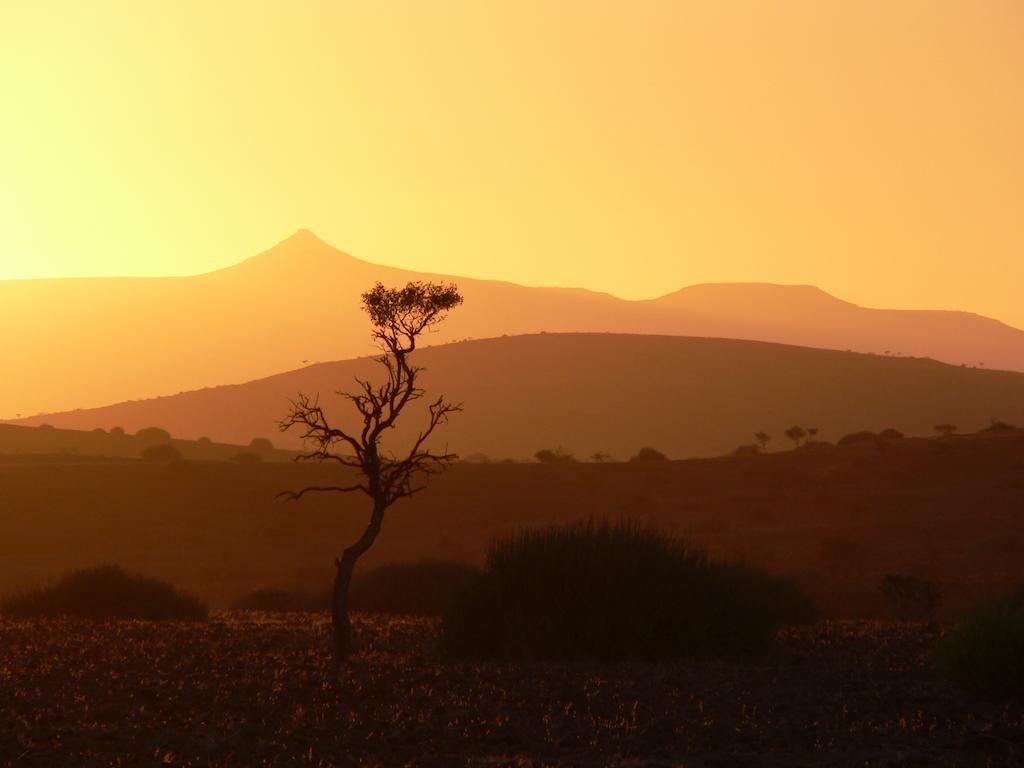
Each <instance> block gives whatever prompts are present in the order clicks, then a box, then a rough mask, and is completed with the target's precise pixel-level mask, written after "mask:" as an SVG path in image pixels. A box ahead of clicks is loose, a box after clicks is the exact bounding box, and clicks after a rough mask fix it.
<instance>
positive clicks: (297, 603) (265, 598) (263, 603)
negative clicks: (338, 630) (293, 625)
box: [232, 588, 331, 613]
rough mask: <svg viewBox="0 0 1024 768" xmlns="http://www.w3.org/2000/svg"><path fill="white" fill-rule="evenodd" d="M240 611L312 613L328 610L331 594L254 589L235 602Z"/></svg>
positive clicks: (298, 590)
mask: <svg viewBox="0 0 1024 768" xmlns="http://www.w3.org/2000/svg"><path fill="white" fill-rule="evenodd" d="M232 607H233V608H234V609H235V610H239V611H267V612H269V613H299V612H302V613H312V612H316V611H328V610H330V608H331V596H330V593H328V592H310V591H308V590H304V589H271V588H263V589H254V590H253V591H252V592H249V593H248V594H247V595H244V596H242V597H240V598H238V600H236V601H235V602H234V604H233V605H232Z"/></svg>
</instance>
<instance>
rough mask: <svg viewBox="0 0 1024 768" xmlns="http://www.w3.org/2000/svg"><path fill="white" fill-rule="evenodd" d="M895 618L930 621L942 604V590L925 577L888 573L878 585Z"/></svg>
mask: <svg viewBox="0 0 1024 768" xmlns="http://www.w3.org/2000/svg"><path fill="white" fill-rule="evenodd" d="M878 589H879V591H880V592H881V593H882V594H883V595H885V599H886V600H888V601H889V605H890V606H891V607H892V609H893V613H894V614H895V615H896V618H897V619H902V620H904V621H931V620H933V619H934V618H935V612H936V611H938V610H939V606H940V605H942V590H941V589H939V586H938V585H937V584H935V583H934V582H932V581H928V580H927V579H919V578H917V577H915V576H905V575H903V574H897V573H889V574H886V575H885V577H884V578H883V579H882V583H881V584H880V585H879V587H878Z"/></svg>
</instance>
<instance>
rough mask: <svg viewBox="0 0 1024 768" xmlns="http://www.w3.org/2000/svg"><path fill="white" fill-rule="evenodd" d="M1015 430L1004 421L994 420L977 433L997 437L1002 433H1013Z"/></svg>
mask: <svg viewBox="0 0 1024 768" xmlns="http://www.w3.org/2000/svg"><path fill="white" fill-rule="evenodd" d="M1015 429H1016V427H1015V426H1013V424H1010V423H1008V422H1005V421H997V420H996V419H992V423H991V424H989V425H988V426H987V427H985V428H984V429H982V430H979V431H980V432H982V433H983V434H984V433H988V434H991V435H998V434H1002V433H1003V432H1013V431H1014V430H1015Z"/></svg>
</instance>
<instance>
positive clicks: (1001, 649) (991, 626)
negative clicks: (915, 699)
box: [935, 588, 1024, 698]
mask: <svg viewBox="0 0 1024 768" xmlns="http://www.w3.org/2000/svg"><path fill="white" fill-rule="evenodd" d="M935 661H936V664H937V666H938V668H939V670H940V671H941V672H942V673H943V674H945V675H946V676H947V677H949V678H950V679H952V680H953V681H955V682H956V683H958V684H960V685H961V686H963V687H964V688H968V689H971V690H975V691H978V692H981V693H983V694H986V695H989V696H993V697H996V698H1006V697H1008V696H1017V695H1020V694H1024V588H1021V589H1018V590H1017V591H1016V592H1015V593H1014V594H1013V595H1011V596H1010V597H1009V598H1007V599H1005V600H1001V601H998V602H996V603H994V604H992V605H989V606H987V607H985V608H982V609H981V610H979V611H977V612H975V613H974V614H972V615H971V616H970V617H968V618H967V619H966V620H964V621H963V622H961V623H960V625H959V626H957V627H956V628H955V629H953V630H952V631H951V632H950V633H949V634H948V635H946V637H945V638H943V640H942V642H941V643H940V644H939V646H938V647H937V648H936V650H935Z"/></svg>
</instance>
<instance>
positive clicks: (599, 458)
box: [590, 451, 612, 464]
mask: <svg viewBox="0 0 1024 768" xmlns="http://www.w3.org/2000/svg"><path fill="white" fill-rule="evenodd" d="M611 458H612V457H611V456H609V455H608V454H607V453H605V452H604V451H595V452H594V453H592V454H590V460H591V461H593V462H596V463H598V464H604V463H605V462H606V461H611Z"/></svg>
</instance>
